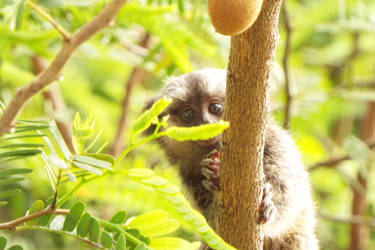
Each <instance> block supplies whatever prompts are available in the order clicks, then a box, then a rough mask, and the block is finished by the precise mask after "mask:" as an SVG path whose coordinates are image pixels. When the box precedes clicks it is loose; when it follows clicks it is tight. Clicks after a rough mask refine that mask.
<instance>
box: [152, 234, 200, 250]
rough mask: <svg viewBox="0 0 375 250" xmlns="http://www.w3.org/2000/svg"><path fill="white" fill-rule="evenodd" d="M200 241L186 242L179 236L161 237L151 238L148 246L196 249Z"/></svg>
mask: <svg viewBox="0 0 375 250" xmlns="http://www.w3.org/2000/svg"><path fill="white" fill-rule="evenodd" d="M200 245H201V243H200V242H192V243H190V242H188V241H186V240H184V239H181V238H175V237H161V238H156V239H152V240H151V244H150V247H151V248H152V249H154V250H172V249H184V250H196V249H198V248H199V247H200Z"/></svg>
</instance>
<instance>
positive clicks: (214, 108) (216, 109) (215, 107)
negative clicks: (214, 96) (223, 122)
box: [208, 103, 223, 114]
mask: <svg viewBox="0 0 375 250" xmlns="http://www.w3.org/2000/svg"><path fill="white" fill-rule="evenodd" d="M208 111H210V113H212V114H220V113H221V112H223V105H221V104H219V103H212V104H210V106H209V107H208Z"/></svg>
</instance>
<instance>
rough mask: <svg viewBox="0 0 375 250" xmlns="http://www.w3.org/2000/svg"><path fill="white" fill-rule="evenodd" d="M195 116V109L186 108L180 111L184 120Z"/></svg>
mask: <svg viewBox="0 0 375 250" xmlns="http://www.w3.org/2000/svg"><path fill="white" fill-rule="evenodd" d="M195 116H196V113H195V111H194V110H193V109H192V108H186V109H184V110H183V111H182V114H181V118H182V119H183V120H184V121H187V122H191V121H192V120H194V118H195Z"/></svg>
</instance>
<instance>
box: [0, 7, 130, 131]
mask: <svg viewBox="0 0 375 250" xmlns="http://www.w3.org/2000/svg"><path fill="white" fill-rule="evenodd" d="M125 3H126V0H113V1H112V2H110V3H109V4H107V5H106V6H105V7H104V9H103V10H102V11H101V12H100V13H99V14H98V15H97V16H95V17H94V18H93V19H92V20H91V21H90V22H88V23H87V24H85V25H84V26H83V27H82V28H80V29H79V30H77V31H76V32H75V33H74V35H73V36H72V37H71V39H70V40H69V41H64V43H63V46H62V48H61V49H60V51H59V53H58V54H57V55H56V57H55V59H54V60H53V62H52V63H51V64H50V65H49V67H48V68H47V69H46V70H44V71H43V72H42V73H41V74H39V75H38V76H37V77H36V78H35V79H33V80H32V81H31V82H30V83H29V84H27V85H26V86H24V87H22V88H20V89H18V90H17V91H16V93H15V95H14V97H13V99H12V101H11V102H10V104H9V105H8V107H7V109H6V110H5V112H4V114H3V116H2V117H1V119H0V137H1V136H2V135H3V134H4V133H5V132H7V131H9V130H10V129H11V128H12V127H13V126H14V125H13V124H14V121H15V119H16V118H17V116H18V115H19V113H20V112H21V110H22V109H23V107H24V105H25V104H26V102H27V101H28V100H29V99H30V98H31V97H32V96H33V95H35V94H36V93H38V92H39V91H40V90H41V89H43V88H44V87H45V86H47V85H48V84H50V83H51V82H52V81H54V80H56V78H57V77H58V75H59V73H60V72H61V70H62V69H63V67H64V66H65V64H66V62H67V61H68V60H69V58H70V57H71V55H72V53H73V52H74V51H75V49H76V48H77V47H78V46H80V45H81V44H82V43H83V42H85V41H86V40H88V39H89V38H90V37H91V36H93V35H94V34H95V33H97V32H98V31H99V30H101V29H103V28H104V27H106V26H107V25H108V24H109V23H110V22H111V21H112V20H113V19H114V17H115V16H116V14H117V13H118V11H119V10H120V8H121V7H122V6H123V5H124V4H125Z"/></svg>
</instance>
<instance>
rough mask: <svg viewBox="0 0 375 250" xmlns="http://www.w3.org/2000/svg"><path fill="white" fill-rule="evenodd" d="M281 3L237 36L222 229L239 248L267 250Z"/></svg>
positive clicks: (267, 7)
mask: <svg viewBox="0 0 375 250" xmlns="http://www.w3.org/2000/svg"><path fill="white" fill-rule="evenodd" d="M280 5H281V0H265V1H264V3H263V7H262V11H261V13H260V15H259V17H258V20H257V21H256V22H255V23H254V24H253V26H252V27H251V28H250V29H249V30H247V31H246V32H244V33H242V34H240V35H238V36H234V37H232V40H231V51H230V57H229V65H228V75H227V90H226V100H225V105H226V107H225V113H224V119H225V120H227V121H229V122H230V125H231V126H230V128H229V129H227V130H226V131H225V132H224V135H223V141H222V143H223V149H222V157H221V167H220V176H221V177H220V188H221V190H222V192H221V194H220V196H219V197H218V198H219V200H218V211H217V213H218V221H217V226H218V227H217V230H218V232H219V233H220V235H221V236H222V237H223V238H224V239H225V240H226V241H227V242H228V243H230V244H232V245H233V246H235V247H236V248H238V249H262V237H261V235H260V227H259V225H257V224H256V219H257V217H258V208H259V204H260V200H261V196H260V195H261V190H262V182H263V148H264V138H265V125H266V122H267V118H268V114H269V104H268V96H269V79H270V72H271V68H272V65H273V61H274V56H275V49H276V41H277V39H278V38H279V34H278V21H279V11H280Z"/></svg>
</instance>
